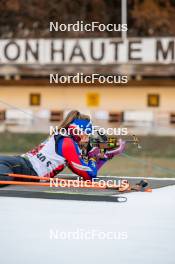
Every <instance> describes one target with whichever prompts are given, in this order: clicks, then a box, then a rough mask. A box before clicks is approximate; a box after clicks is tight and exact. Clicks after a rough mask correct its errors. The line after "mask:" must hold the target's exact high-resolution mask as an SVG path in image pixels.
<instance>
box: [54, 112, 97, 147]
mask: <svg viewBox="0 0 175 264" xmlns="http://www.w3.org/2000/svg"><path fill="white" fill-rule="evenodd" d="M61 128H65V129H66V130H67V132H68V134H71V135H72V136H73V137H74V139H75V140H76V141H78V142H80V141H81V142H87V141H88V140H89V135H90V134H91V133H92V123H91V120H90V117H89V116H88V115H84V114H81V113H80V112H79V111H77V110H72V111H71V112H69V114H68V115H67V116H66V118H65V119H64V120H63V122H62V124H61V125H60V127H59V129H60V130H61Z"/></svg>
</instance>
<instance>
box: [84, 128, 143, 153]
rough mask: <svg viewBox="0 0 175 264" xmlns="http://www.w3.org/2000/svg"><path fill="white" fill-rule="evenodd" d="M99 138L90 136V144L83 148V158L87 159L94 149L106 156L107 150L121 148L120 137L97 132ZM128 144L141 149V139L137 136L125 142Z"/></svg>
mask: <svg viewBox="0 0 175 264" xmlns="http://www.w3.org/2000/svg"><path fill="white" fill-rule="evenodd" d="M97 134H98V136H96V137H94V136H90V139H89V143H88V144H83V145H82V146H81V149H82V155H83V157H87V153H88V151H89V150H90V149H92V148H93V147H98V148H99V149H100V152H101V153H102V154H104V153H105V152H106V151H107V150H113V149H116V148H118V147H119V145H120V143H119V139H120V138H119V137H117V136H107V135H101V134H99V133H98V132H97ZM125 142H126V143H128V144H134V145H136V146H137V148H138V149H141V148H142V147H141V145H140V143H139V139H138V138H137V136H136V135H131V138H129V139H126V140H125Z"/></svg>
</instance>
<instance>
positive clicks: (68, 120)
mask: <svg viewBox="0 0 175 264" xmlns="http://www.w3.org/2000/svg"><path fill="white" fill-rule="evenodd" d="M74 119H83V120H88V121H90V116H88V115H84V114H81V113H80V112H79V111H78V110H72V111H70V112H69V113H68V115H67V116H66V118H65V119H64V120H63V121H62V123H61V124H60V126H59V127H58V131H59V130H60V129H61V128H66V129H67V128H68V127H69V125H70V124H71V123H72V121H73V120H74Z"/></svg>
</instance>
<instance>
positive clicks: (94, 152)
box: [88, 147, 100, 160]
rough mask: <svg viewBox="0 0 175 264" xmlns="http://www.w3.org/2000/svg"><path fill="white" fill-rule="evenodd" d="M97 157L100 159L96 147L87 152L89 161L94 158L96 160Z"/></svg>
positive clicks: (98, 150)
mask: <svg viewBox="0 0 175 264" xmlns="http://www.w3.org/2000/svg"><path fill="white" fill-rule="evenodd" d="M99 157H100V149H99V148H98V147H94V148H92V149H91V150H90V151H89V152H88V158H89V159H91V158H95V159H96V160H97V159H99Z"/></svg>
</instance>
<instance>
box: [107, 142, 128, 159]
mask: <svg viewBox="0 0 175 264" xmlns="http://www.w3.org/2000/svg"><path fill="white" fill-rule="evenodd" d="M125 146H126V142H125V141H123V140H122V139H119V147H118V148H116V149H113V150H107V151H106V152H105V155H104V157H105V158H107V159H112V158H113V157H115V156H117V155H120V154H122V153H123V152H124V151H125Z"/></svg>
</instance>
